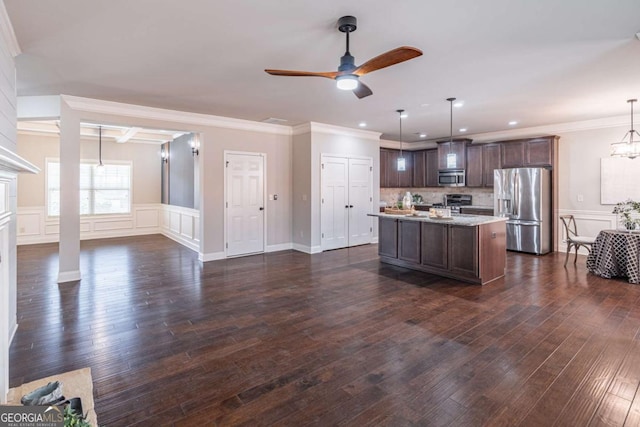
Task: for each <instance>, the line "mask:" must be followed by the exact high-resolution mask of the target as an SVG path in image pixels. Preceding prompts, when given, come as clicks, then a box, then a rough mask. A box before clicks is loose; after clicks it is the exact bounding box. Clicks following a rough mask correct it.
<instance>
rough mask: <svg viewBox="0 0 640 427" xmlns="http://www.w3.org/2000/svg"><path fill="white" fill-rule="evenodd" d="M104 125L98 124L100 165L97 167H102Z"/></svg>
mask: <svg viewBox="0 0 640 427" xmlns="http://www.w3.org/2000/svg"><path fill="white" fill-rule="evenodd" d="M103 166H104V165H103V164H102V126H98V165H97V166H96V167H98V168H102V167H103Z"/></svg>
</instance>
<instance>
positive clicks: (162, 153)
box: [160, 148, 169, 163]
mask: <svg viewBox="0 0 640 427" xmlns="http://www.w3.org/2000/svg"><path fill="white" fill-rule="evenodd" d="M160 157H161V158H162V163H169V152H168V151H167V150H165V149H164V148H163V149H162V150H160Z"/></svg>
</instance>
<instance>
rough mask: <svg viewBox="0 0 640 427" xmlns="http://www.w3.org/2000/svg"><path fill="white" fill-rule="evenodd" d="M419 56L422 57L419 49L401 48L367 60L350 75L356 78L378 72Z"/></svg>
mask: <svg viewBox="0 0 640 427" xmlns="http://www.w3.org/2000/svg"><path fill="white" fill-rule="evenodd" d="M420 55H422V51H421V50H420V49H416V48H415V47H410V46H402V47H399V48H396V49H393V50H390V51H388V52H385V53H383V54H382V55H378V56H376V57H375V58H372V59H370V60H368V61H367V62H365V63H364V64H362V65H360V66H359V67H358V68H356V69H355V70H353V71H352V73H353V74H355V75H357V76H363V75H365V74H367V73H370V72H372V71H376V70H380V69H382V68H386V67H388V66H390V65H394V64H399V63H400V62H404V61H408V60H410V59H413V58H415V57H418V56H420Z"/></svg>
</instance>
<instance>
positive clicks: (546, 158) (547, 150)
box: [500, 136, 557, 168]
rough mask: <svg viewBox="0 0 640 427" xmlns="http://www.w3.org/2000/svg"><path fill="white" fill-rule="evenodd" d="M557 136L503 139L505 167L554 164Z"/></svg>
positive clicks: (503, 164) (503, 163)
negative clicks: (513, 139)
mask: <svg viewBox="0 0 640 427" xmlns="http://www.w3.org/2000/svg"><path fill="white" fill-rule="evenodd" d="M556 139H557V137H556V136H548V137H541V138H531V139H520V140H515V141H503V142H501V143H500V146H501V149H502V167H503V168H521V167H531V166H553V146H554V142H555V141H556Z"/></svg>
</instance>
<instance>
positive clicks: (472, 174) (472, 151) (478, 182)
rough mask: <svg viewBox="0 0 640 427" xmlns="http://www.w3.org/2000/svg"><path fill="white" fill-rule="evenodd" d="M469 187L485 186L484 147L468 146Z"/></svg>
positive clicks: (467, 182)
mask: <svg viewBox="0 0 640 427" xmlns="http://www.w3.org/2000/svg"><path fill="white" fill-rule="evenodd" d="M466 169H467V171H466V172H467V181H466V186H467V187H483V186H484V170H483V155H482V145H468V146H467V167H466Z"/></svg>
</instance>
